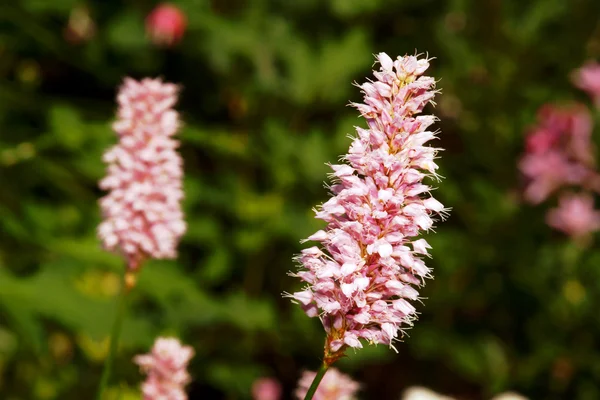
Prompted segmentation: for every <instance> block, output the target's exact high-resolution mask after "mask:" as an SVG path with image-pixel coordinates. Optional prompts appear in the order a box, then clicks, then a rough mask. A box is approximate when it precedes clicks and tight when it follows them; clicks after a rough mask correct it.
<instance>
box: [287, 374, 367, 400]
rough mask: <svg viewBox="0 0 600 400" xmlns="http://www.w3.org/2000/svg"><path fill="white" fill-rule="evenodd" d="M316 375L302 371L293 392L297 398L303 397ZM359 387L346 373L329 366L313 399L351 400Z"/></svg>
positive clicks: (354, 397)
mask: <svg viewBox="0 0 600 400" xmlns="http://www.w3.org/2000/svg"><path fill="white" fill-rule="evenodd" d="M316 375H317V373H316V372H312V371H304V373H303V374H302V376H301V377H300V380H299V381H298V387H297V388H296V391H295V393H294V394H295V395H296V398H297V399H299V400H302V399H304V396H306V393H307V392H308V389H309V388H310V385H311V384H312V381H313V380H314V379H315V376H316ZM359 389H360V385H359V384H358V383H357V382H355V381H353V380H352V378H350V377H349V376H348V375H346V374H343V373H341V372H340V371H338V370H337V369H335V368H330V369H329V370H328V371H327V373H326V374H325V376H323V380H322V381H321V383H320V384H319V387H318V388H317V391H316V392H315V394H314V396H313V400H353V399H356V392H358V390H359Z"/></svg>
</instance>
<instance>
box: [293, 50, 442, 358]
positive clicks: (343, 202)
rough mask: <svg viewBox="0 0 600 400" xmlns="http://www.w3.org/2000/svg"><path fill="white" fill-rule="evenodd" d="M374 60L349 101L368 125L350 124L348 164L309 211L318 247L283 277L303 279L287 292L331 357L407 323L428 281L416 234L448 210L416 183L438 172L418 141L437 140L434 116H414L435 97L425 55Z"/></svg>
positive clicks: (337, 168)
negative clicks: (357, 96)
mask: <svg viewBox="0 0 600 400" xmlns="http://www.w3.org/2000/svg"><path fill="white" fill-rule="evenodd" d="M377 60H378V61H379V65H380V68H379V70H377V71H374V76H375V80H374V81H369V82H366V83H364V84H362V85H360V86H359V87H360V88H361V89H362V92H363V93H364V102H363V103H358V104H352V105H353V106H354V107H356V108H357V109H358V110H359V111H360V113H361V115H362V116H363V117H364V118H365V119H366V121H367V125H368V129H363V128H358V127H357V128H356V132H357V137H356V138H355V139H354V140H353V142H352V144H351V145H350V149H349V151H348V154H346V155H345V156H344V158H343V160H344V161H345V164H340V165H332V166H331V169H332V170H333V172H332V174H331V177H332V180H333V183H332V184H331V185H330V189H331V193H332V197H331V198H330V199H329V200H328V201H326V202H325V203H324V204H323V205H322V206H321V207H320V208H319V209H318V210H316V218H319V219H322V220H324V221H325V222H326V223H327V228H326V229H324V230H320V231H318V232H316V233H315V234H313V235H312V236H310V237H309V238H308V239H307V240H311V241H316V242H320V245H319V246H314V247H310V248H308V249H305V250H303V251H302V253H301V254H300V255H299V256H297V261H298V262H299V264H300V270H299V272H296V273H291V274H290V275H292V276H295V277H298V278H300V279H301V280H302V281H304V282H306V283H307V285H306V287H305V288H304V290H302V291H300V292H296V293H293V294H290V295H288V296H289V297H291V298H292V299H293V300H295V301H297V302H298V303H299V304H300V305H301V307H302V308H303V309H304V311H305V312H306V313H307V315H309V316H311V317H314V316H319V318H320V319H321V321H322V323H323V326H324V328H325V331H326V332H327V341H326V355H327V354H329V355H330V356H331V357H332V359H331V360H330V361H334V360H335V359H337V358H339V356H340V353H341V352H343V351H344V349H345V348H347V347H353V348H361V347H362V342H361V339H364V340H366V341H367V342H369V343H374V344H377V343H381V344H385V345H389V346H392V342H393V341H394V340H395V339H396V338H397V336H398V331H399V330H401V329H403V328H405V327H408V326H411V325H412V321H413V320H414V319H416V311H415V308H414V307H413V306H412V305H411V303H410V301H415V300H417V299H418V291H417V290H416V289H415V288H418V287H420V286H421V285H422V284H423V279H424V278H429V277H431V272H430V269H429V268H428V267H427V266H426V265H425V262H424V261H423V256H424V255H425V256H426V255H428V249H429V248H430V246H429V244H428V243H427V241H426V240H425V239H416V236H418V235H420V234H421V233H422V232H423V231H427V230H429V229H431V228H432V227H433V225H434V221H435V217H436V216H438V217H442V218H443V217H444V215H445V213H446V211H447V210H446V209H445V208H444V206H443V205H442V204H441V203H440V202H439V201H437V200H435V199H434V198H433V197H432V196H431V194H430V191H431V187H430V186H428V185H426V184H424V183H423V182H422V181H423V178H425V177H432V178H438V175H437V174H436V170H437V168H438V166H437V165H436V163H435V161H434V160H435V158H436V154H437V151H438V150H439V149H437V148H434V147H429V146H426V145H425V144H426V143H427V142H428V141H430V140H432V139H434V138H436V134H437V132H435V131H431V130H429V127H430V126H431V125H432V124H433V123H434V122H435V121H436V117H434V116H432V115H419V116H416V114H419V113H420V112H421V111H422V109H423V107H425V105H426V104H428V103H431V102H433V98H434V95H435V93H436V91H435V90H434V88H435V80H434V79H433V78H431V77H429V76H424V75H423V73H424V72H425V70H426V69H427V68H428V67H429V60H428V59H419V58H417V57H414V56H405V57H398V58H397V59H396V60H392V59H391V58H390V57H389V56H388V55H387V54H385V53H380V54H379V55H377ZM392 347H393V346H392ZM333 353H337V354H336V355H333ZM326 358H327V357H326ZM326 362H329V361H327V360H326Z"/></svg>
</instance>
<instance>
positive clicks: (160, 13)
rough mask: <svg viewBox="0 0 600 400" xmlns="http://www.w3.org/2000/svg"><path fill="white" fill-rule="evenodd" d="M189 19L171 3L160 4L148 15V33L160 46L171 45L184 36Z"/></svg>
mask: <svg viewBox="0 0 600 400" xmlns="http://www.w3.org/2000/svg"><path fill="white" fill-rule="evenodd" d="M186 25H187V19H186V17H185V15H184V14H183V12H182V11H181V10H180V9H179V8H178V7H177V6H175V5H173V4H169V3H162V4H159V5H158V6H157V7H156V8H155V9H154V10H152V12H151V13H150V14H148V16H147V17H146V33H147V34H148V36H149V37H150V39H151V40H152V42H153V43H154V44H156V45H158V46H165V47H171V46H173V45H175V44H177V43H179V41H181V39H182V38H183V34H184V33H185V28H186Z"/></svg>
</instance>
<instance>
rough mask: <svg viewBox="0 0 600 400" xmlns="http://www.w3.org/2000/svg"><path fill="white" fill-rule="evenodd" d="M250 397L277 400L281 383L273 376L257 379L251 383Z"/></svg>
mask: <svg viewBox="0 0 600 400" xmlns="http://www.w3.org/2000/svg"><path fill="white" fill-rule="evenodd" d="M252 398H253V399H254V400H279V399H280V398H281V385H280V384H279V382H277V380H276V379H274V378H260V379H257V380H256V381H254V383H253V384H252Z"/></svg>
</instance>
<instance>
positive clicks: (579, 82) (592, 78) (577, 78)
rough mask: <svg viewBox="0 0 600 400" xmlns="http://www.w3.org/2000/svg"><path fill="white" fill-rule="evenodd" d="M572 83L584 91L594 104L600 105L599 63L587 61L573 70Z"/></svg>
mask: <svg viewBox="0 0 600 400" xmlns="http://www.w3.org/2000/svg"><path fill="white" fill-rule="evenodd" d="M573 83H574V84H575V86H577V87H578V88H579V89H581V90H584V91H586V92H587V93H588V94H589V95H590V97H591V98H592V99H593V100H594V103H595V104H596V106H598V107H600V64H598V63H597V62H593V61H592V62H588V63H587V64H585V65H584V66H582V67H581V68H579V69H576V70H575V71H573Z"/></svg>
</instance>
